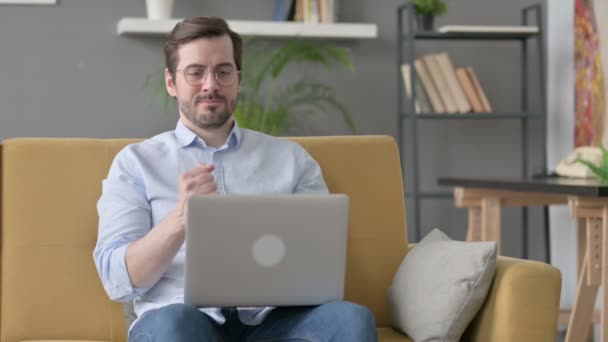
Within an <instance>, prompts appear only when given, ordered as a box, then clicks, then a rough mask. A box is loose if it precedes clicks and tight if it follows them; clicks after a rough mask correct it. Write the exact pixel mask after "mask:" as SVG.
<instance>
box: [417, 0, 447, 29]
mask: <svg viewBox="0 0 608 342" xmlns="http://www.w3.org/2000/svg"><path fill="white" fill-rule="evenodd" d="M412 3H413V4H414V14H415V15H416V24H417V27H418V30H419V31H432V30H433V21H434V19H435V17H438V16H440V15H443V14H445V12H447V10H448V6H447V5H446V3H445V2H444V1H443V0H412Z"/></svg>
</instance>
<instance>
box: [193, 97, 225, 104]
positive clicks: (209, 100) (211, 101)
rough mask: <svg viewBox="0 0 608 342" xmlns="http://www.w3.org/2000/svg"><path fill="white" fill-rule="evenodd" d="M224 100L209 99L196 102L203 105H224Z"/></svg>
mask: <svg viewBox="0 0 608 342" xmlns="http://www.w3.org/2000/svg"><path fill="white" fill-rule="evenodd" d="M223 102H224V99H223V98H210V99H209V98H207V99H198V100H197V101H196V103H197V104H198V103H202V104H218V103H223Z"/></svg>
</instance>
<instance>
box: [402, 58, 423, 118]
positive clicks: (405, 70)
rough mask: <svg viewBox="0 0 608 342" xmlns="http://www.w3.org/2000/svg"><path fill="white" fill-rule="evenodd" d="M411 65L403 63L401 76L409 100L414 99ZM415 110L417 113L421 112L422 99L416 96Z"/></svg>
mask: <svg viewBox="0 0 608 342" xmlns="http://www.w3.org/2000/svg"><path fill="white" fill-rule="evenodd" d="M410 76H411V75H410V66H409V65H408V64H401V77H403V85H404V86H405V94H406V95H407V98H408V100H409V101H411V100H412V84H411V82H410ZM414 110H415V111H416V113H420V101H419V100H418V99H417V98H416V101H415V103H414Z"/></svg>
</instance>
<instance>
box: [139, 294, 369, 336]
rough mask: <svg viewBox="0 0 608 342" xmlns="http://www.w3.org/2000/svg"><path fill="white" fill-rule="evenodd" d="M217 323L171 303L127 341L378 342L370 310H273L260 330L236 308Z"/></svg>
mask: <svg viewBox="0 0 608 342" xmlns="http://www.w3.org/2000/svg"><path fill="white" fill-rule="evenodd" d="M222 312H223V313H224V316H226V323H224V324H217V323H216V322H215V321H214V320H213V319H211V318H210V317H209V316H207V315H206V314H204V313H202V312H200V311H199V310H198V309H196V308H195V307H194V306H191V305H187V304H173V305H169V306H166V307H164V308H161V309H157V310H154V311H150V312H148V313H146V314H145V315H144V316H143V317H142V319H141V320H140V321H138V322H137V323H136V324H135V326H134V327H133V328H132V329H131V332H130V334H129V342H150V341H162V342H167V341H172V342H173V341H174V342H190V341H197V342H202V341H205V342H219V341H226V342H232V341H235V342H236V341H248V342H271V341H272V342H275V341H277V342H278V341H289V342H304V341H306V342H309V341H313V342H326V341H335V342H338V341H348V342H359V341H360V342H375V341H377V340H378V337H377V335H376V323H375V320H374V316H373V314H372V313H371V311H369V310H368V309H367V308H366V307H364V306H361V305H358V304H353V303H349V302H333V303H328V304H324V305H320V306H312V307H310V306H309V307H289V308H277V309H274V310H273V311H272V312H271V313H270V314H269V315H268V317H266V319H265V320H264V321H263V322H262V323H261V324H260V325H257V326H249V325H245V324H243V323H241V321H240V320H239V318H238V314H237V312H236V309H223V310H222Z"/></svg>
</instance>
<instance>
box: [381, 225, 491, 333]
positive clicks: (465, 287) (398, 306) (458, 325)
mask: <svg viewBox="0 0 608 342" xmlns="http://www.w3.org/2000/svg"><path fill="white" fill-rule="evenodd" d="M495 266H496V242H462V241H453V240H451V239H450V238H449V237H448V236H446V235H445V234H443V233H442V232H441V231H440V230H438V229H435V230H433V231H432V232H431V233H429V234H428V235H427V236H426V237H425V238H424V239H423V240H422V241H421V242H420V243H419V244H418V245H417V246H415V247H414V248H413V249H412V250H411V251H410V252H409V253H408V254H407V256H406V258H405V259H404V260H403V262H402V263H401V266H400V267H399V269H398V270H397V273H396V275H395V277H394V279H393V283H392V285H391V287H390V288H389V290H388V297H389V306H390V309H391V317H392V324H393V325H394V326H395V327H396V328H398V329H400V330H401V331H403V332H405V333H406V334H407V335H408V336H410V337H411V338H412V339H413V340H414V341H417V342H425V341H427V342H430V341H442V342H452V341H459V340H460V337H461V335H462V333H463V332H464V330H465V328H466V327H467V326H468V325H469V323H470V322H471V320H472V319H473V317H474V316H475V314H476V313H477V311H478V310H479V308H480V307H481V304H482V303H483V301H484V299H485V297H486V295H487V293H488V289H489V287H490V284H491V282H492V278H493V276H494V270H495Z"/></svg>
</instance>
